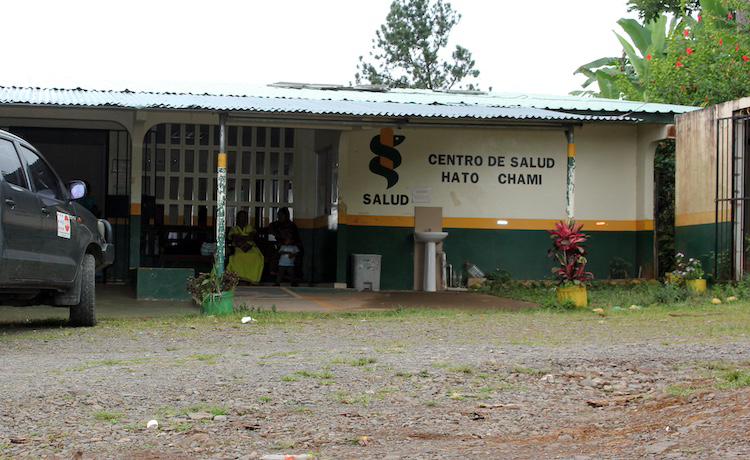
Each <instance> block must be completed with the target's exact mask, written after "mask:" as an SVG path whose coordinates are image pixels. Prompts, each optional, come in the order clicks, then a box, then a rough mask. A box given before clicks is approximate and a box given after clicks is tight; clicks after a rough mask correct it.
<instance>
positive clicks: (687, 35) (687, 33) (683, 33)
mask: <svg viewBox="0 0 750 460" xmlns="http://www.w3.org/2000/svg"><path fill="white" fill-rule="evenodd" d="M682 35H684V36H685V37H689V36H690V29H688V28H687V27H685V30H683V31H682Z"/></svg>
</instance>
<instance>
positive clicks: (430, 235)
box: [414, 232, 448, 243]
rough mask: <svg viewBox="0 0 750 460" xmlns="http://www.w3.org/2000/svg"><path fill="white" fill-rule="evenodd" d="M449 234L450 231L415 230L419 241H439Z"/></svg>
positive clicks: (415, 236) (416, 238)
mask: <svg viewBox="0 0 750 460" xmlns="http://www.w3.org/2000/svg"><path fill="white" fill-rule="evenodd" d="M447 236H448V232H414V239H415V240H417V243H438V242H440V241H443V240H444V239H445V238H446V237H447Z"/></svg>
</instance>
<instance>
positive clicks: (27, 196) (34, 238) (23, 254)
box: [0, 137, 42, 285]
mask: <svg viewBox="0 0 750 460" xmlns="http://www.w3.org/2000/svg"><path fill="white" fill-rule="evenodd" d="M0 175H2V177H0V200H1V201H0V284H6V285H7V284H14V282H19V281H23V280H38V279H39V266H40V260H41V259H40V257H41V256H40V253H39V247H40V242H39V239H38V238H39V237H40V231H41V225H42V218H41V213H40V207H41V206H40V203H39V200H38V199H37V196H36V195H35V194H34V193H33V192H32V191H31V190H30V186H29V183H28V181H27V177H26V174H25V171H24V168H23V165H22V163H21V160H20V159H19V157H18V153H17V152H16V147H15V145H14V143H13V142H12V141H11V140H9V139H5V138H1V137H0Z"/></svg>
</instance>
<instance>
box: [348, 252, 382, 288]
mask: <svg viewBox="0 0 750 460" xmlns="http://www.w3.org/2000/svg"><path fill="white" fill-rule="evenodd" d="M380 257H381V256H380V254H352V268H353V270H352V271H353V273H352V278H353V280H354V289H356V290H358V291H379V290H380Z"/></svg>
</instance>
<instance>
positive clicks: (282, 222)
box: [268, 207, 304, 279]
mask: <svg viewBox="0 0 750 460" xmlns="http://www.w3.org/2000/svg"><path fill="white" fill-rule="evenodd" d="M289 214H290V213H289V208H286V207H283V208H281V209H279V212H278V213H277V214H276V220H275V221H273V222H271V223H270V224H269V225H268V233H270V234H271V235H273V236H274V238H276V241H277V242H278V244H282V243H281V240H282V238H283V236H282V235H284V234H286V235H287V236H288V237H289V238H291V240H292V243H291V244H293V245H294V246H296V247H297V249H298V254H297V256H296V257H295V260H294V267H295V270H294V275H295V277H296V278H298V279H299V278H302V257H303V254H304V248H303V247H302V238H300V235H299V229H298V228H297V225H296V224H295V223H294V222H293V221H292V219H291V217H290V215H289ZM272 268H273V267H272Z"/></svg>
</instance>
